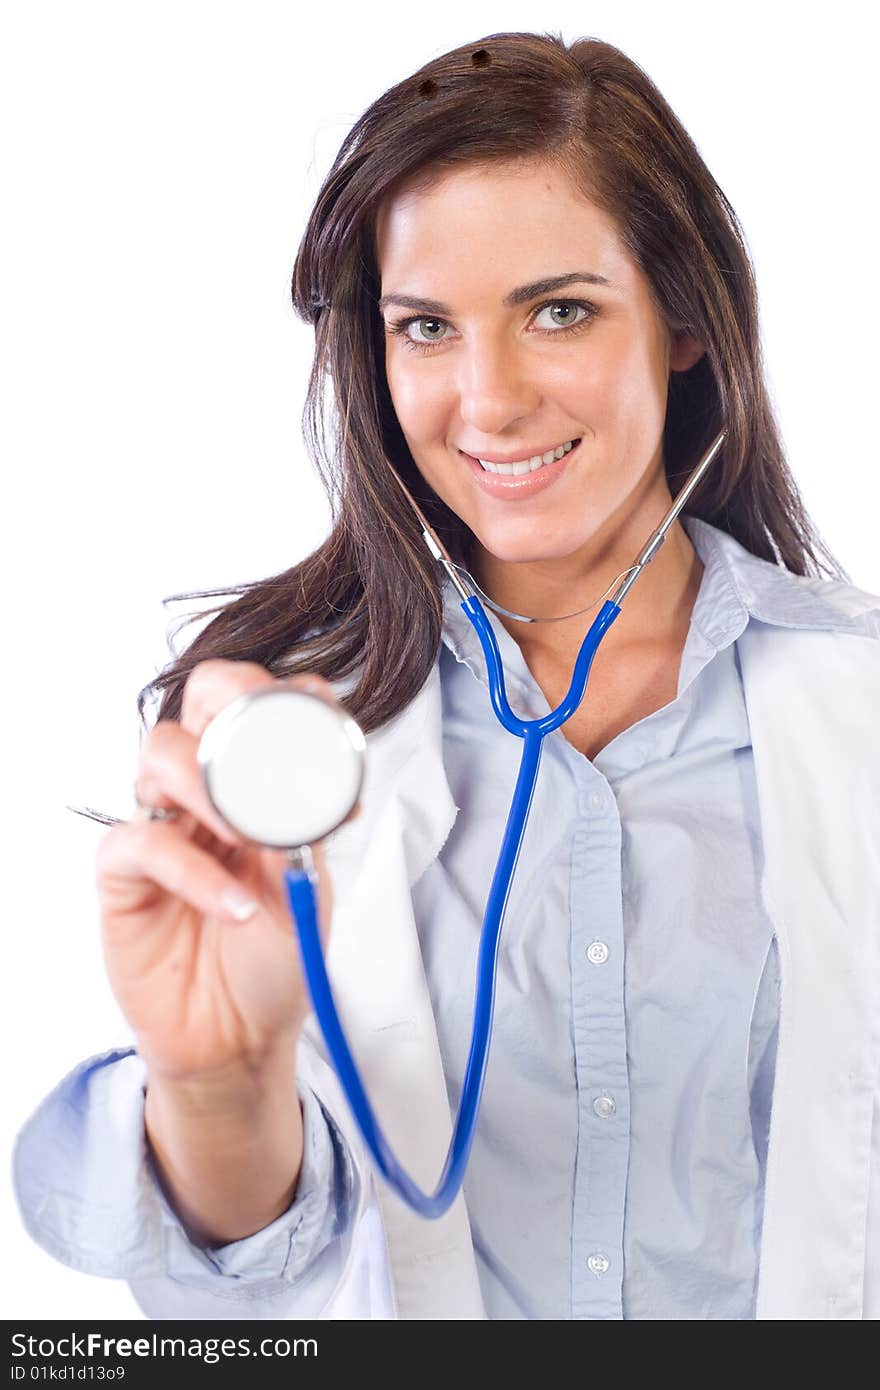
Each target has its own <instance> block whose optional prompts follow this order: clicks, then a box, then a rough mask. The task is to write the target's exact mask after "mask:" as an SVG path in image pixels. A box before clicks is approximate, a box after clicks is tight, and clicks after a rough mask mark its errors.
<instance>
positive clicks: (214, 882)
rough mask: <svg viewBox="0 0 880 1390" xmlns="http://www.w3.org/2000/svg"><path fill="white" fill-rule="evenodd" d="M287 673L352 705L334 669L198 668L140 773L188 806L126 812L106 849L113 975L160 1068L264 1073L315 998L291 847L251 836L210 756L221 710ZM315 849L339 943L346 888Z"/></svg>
mask: <svg viewBox="0 0 880 1390" xmlns="http://www.w3.org/2000/svg"><path fill="white" fill-rule="evenodd" d="M279 683H280V684H283V685H285V686H288V687H290V688H292V689H297V688H304V689H308V690H310V691H313V692H314V693H317V694H319V695H321V696H322V697H323V698H325V699H327V700H329V701H330V702H332V703H335V704H338V701H337V700H336V696H335V694H334V692H333V689H332V686H330V684H329V683H328V682H327V681H326V680H324V679H323V678H322V677H320V676H306V675H302V676H291V677H286V678H284V679H283V680H282V681H280V682H279V681H278V679H277V678H276V677H274V676H272V675H271V674H270V673H269V672H268V671H266V670H265V669H264V668H263V667H262V666H259V665H257V664H256V663H255V662H243V661H225V660H216V659H212V660H208V661H203V662H201V663H200V664H199V665H198V666H196V667H195V668H194V669H193V671H192V672H191V673H190V675H189V677H188V679H187V682H186V686H185V689H184V694H183V703H182V707H181V716H180V722H179V723H178V722H177V721H176V720H167V719H166V720H159V722H158V723H157V724H156V725H155V726H154V727H153V728H152V729H151V730H150V731H149V733H148V734H147V735H145V737H144V739H143V742H142V745H141V751H140V764H139V769H138V775H137V781H136V793H137V798H138V800H139V801H141V802H143V803H144V804H145V805H148V806H161V807H166V808H169V807H180V808H182V810H181V813H180V815H179V816H178V818H176V819H174V820H168V821H161V820H155V821H149V820H146V819H143V818H141V817H140V816H137V817H135V818H134V819H133V820H131V821H124V822H121V823H120V824H118V825H115V826H114V827H113V828H112V829H111V830H110V831H108V833H107V834H106V835H105V836H104V838H103V839H102V840H101V841H100V843H99V846H98V854H97V888H98V894H99V898H100V907H101V934H102V942H103V950H104V960H105V963H106V967H107V973H108V975H109V978H110V983H111V986H112V988H113V992H114V994H115V996H116V999H117V1000H118V1002H119V1005H120V1007H121V1009H122V1011H123V1013H124V1014H125V1017H126V1018H127V1019H128V1022H129V1023H130V1025H131V1027H132V1028H133V1030H134V1033H135V1035H136V1038H137V1046H138V1052H139V1053H140V1055H141V1056H142V1057H143V1058H144V1060H145V1062H146V1063H147V1066H148V1069H149V1071H150V1073H151V1075H152V1076H154V1077H162V1078H165V1079H167V1080H194V1081H199V1080H203V1079H204V1080H210V1079H211V1078H213V1077H218V1076H222V1075H223V1074H224V1072H225V1071H227V1070H229V1069H241V1068H242V1066H243V1068H244V1069H245V1070H247V1069H248V1068H251V1067H253V1068H254V1069H255V1070H257V1069H259V1068H261V1067H262V1066H263V1065H264V1064H265V1063H266V1062H267V1061H269V1060H271V1058H272V1057H273V1056H275V1055H278V1053H279V1051H281V1050H282V1049H285V1050H286V1049H287V1048H290V1047H292V1046H293V1045H294V1044H295V1041H296V1038H297V1037H298V1036H299V1033H300V1030H301V1028H302V1024H303V1021H304V1019H305V1016H306V1014H307V1013H308V1012H309V1009H310V1007H311V1005H310V1000H309V996H308V987H307V985H306V981H305V978H304V976H303V972H302V968H301V964H300V956H299V945H298V942H297V940H296V936H295V928H294V924H293V922H292V920H291V915H290V908H289V905H288V901H287V896H286V892H285V887H284V882H283V877H282V875H283V871H284V869H285V867H286V862H287V861H286V854H285V851H284V850H274V849H262V848H255V847H254V846H252V845H248V844H247V843H246V842H245V841H244V840H243V839H242V837H240V836H239V835H238V834H237V833H236V832H235V831H234V830H232V828H231V827H230V826H229V825H227V823H226V822H225V821H224V820H222V819H221V817H220V816H218V814H217V813H216V811H215V810H214V809H213V807H212V805H211V803H210V801H209V799H208V797H207V794H206V792H205V788H204V784H203V781H202V774H201V769H200V768H199V765H198V762H197V759H196V753H197V749H198V745H199V741H200V739H201V735H202V733H203V731H204V729H205V728H206V727H207V725H208V723H209V722H210V721H211V720H212V719H213V718H214V716H215V715H216V714H218V713H219V712H220V710H222V709H223V708H224V707H225V706H226V705H228V704H229V703H230V701H232V700H234V699H236V698H237V697H238V696H239V695H242V694H244V693H246V692H249V691H252V690H259V689H262V688H264V687H265V686H268V685H276V684H279ZM359 810H360V806H359V804H358V805H356V806H355V807H354V809H353V811H352V812H351V814H350V815H349V817H348V819H349V820H351V819H353V818H354V817H355V816H356V815H357V814H358V813H359ZM311 848H312V852H313V856H314V862H315V869H316V871H317V873H318V879H319V882H318V888H317V896H318V909H319V926H320V929H321V935H322V939H323V940H324V941H325V942H326V939H327V935H328V932H329V926H330V918H331V914H332V902H333V898H332V887H331V884H330V880H329V876H328V873H327V869H326V863H325V858H324V847H323V844H322V843H321V842H320V841H318V842H316V843H315V844H314V845H313V846H312V847H311ZM247 902H253V903H256V910H255V911H254V912H253V913H252V915H249V916H246V917H244V916H243V911H242V913H241V914H240V916H239V917H237V916H236V904H238V906H239V908H241V907H242V904H246V903H247Z"/></svg>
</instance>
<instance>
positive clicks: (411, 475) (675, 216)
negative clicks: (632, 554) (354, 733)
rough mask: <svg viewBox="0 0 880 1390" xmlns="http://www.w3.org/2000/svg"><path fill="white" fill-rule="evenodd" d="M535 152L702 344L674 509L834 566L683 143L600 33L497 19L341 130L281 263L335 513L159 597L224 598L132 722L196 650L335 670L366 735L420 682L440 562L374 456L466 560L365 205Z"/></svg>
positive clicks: (750, 287) (836, 572)
mask: <svg viewBox="0 0 880 1390" xmlns="http://www.w3.org/2000/svg"><path fill="white" fill-rule="evenodd" d="M529 159H533V160H542V161H548V160H549V161H555V162H556V163H557V165H558V167H560V168H561V169H562V170H563V171H564V173H565V174H566V175H567V176H568V177H569V178H570V179H572V180H573V181H574V183H575V184H576V186H577V187H578V188H579V189H580V190H582V191H583V192H584V194H586V195H587V196H588V197H589V198H590V199H592V200H593V201H594V202H596V203H598V204H599V205H600V207H601V208H602V209H603V210H604V211H606V212H607V213H608V214H610V215H611V216H612V217H613V218H614V219H615V221H616V224H617V226H618V228H619V231H620V236H621V237H622V240H623V243H624V245H625V247H626V249H627V250H628V252H629V254H630V255H631V257H632V258H633V260H634V261H635V263H636V264H637V265H638V267H639V268H640V269H641V271H642V272H643V274H644V275H645V277H646V278H647V281H648V284H649V286H650V292H651V295H652V297H653V300H654V304H655V307H656V310H657V312H658V314H659V315H660V317H661V320H662V321H663V322H665V324H666V325H667V326H668V327H675V328H682V327H683V328H686V329H687V331H688V332H689V333H690V334H691V335H692V336H693V337H694V338H696V339H697V340H698V341H699V342H700V343H701V344H702V345H703V346H704V348H705V352H704V355H703V356H702V357H701V358H700V360H699V361H698V362H697V363H696V365H695V366H693V367H692V368H691V369H690V370H689V371H687V372H674V373H672V374H671V377H670V383H669V397H668V407H667V414H666V421H665V426H664V434H663V454H664V461H665V468H666V473H667V478H668V480H669V486H670V493H671V494H672V496H673V497H674V496H675V495H676V493H677V491H678V488H679V487H680V485H681V483H682V481H683V480H684V479H685V478H686V477H687V475H688V472H689V470H690V469H691V468H692V467H693V466H694V465H695V464H696V462H697V461H698V460H699V459H700V458H701V457H702V455H703V454H704V453H705V451H706V449H707V448H708V446H709V443H710V442H711V441H712V439H713V438H714V437H715V435H716V434H717V433H718V431H719V429H721V428H722V426H723V427H726V429H727V438H726V440H725V443H724V445H723V449H722V452H721V454H720V455H719V456H718V458H717V459H716V461H715V462H714V463H713V465H712V468H711V469H710V470H709V471H708V473H707V475H706V477H705V479H704V480H703V481H702V482H701V484H700V486H699V487H698V489H697V491H696V492H695V493H694V496H693V497H692V498H691V499H690V502H689V504H688V508H687V511H688V513H689V514H692V515H696V516H699V517H702V518H703V519H704V520H706V521H708V522H710V523H712V524H713V525H715V526H718V527H720V528H721V529H723V530H725V531H727V532H728V533H729V534H730V535H731V536H733V537H735V539H736V540H738V541H739V542H740V543H741V544H742V545H743V546H745V547H746V549H747V550H749V551H751V552H752V553H753V554H754V555H757V556H759V557H761V558H763V559H767V560H770V561H773V562H775V563H777V564H781V565H783V566H784V567H785V568H786V569H788V570H789V571H791V572H792V573H794V574H800V575H805V574H806V575H812V576H814V577H822V575H821V571H822V569H823V568H824V569H825V570H826V572H827V573H828V574H830V575H831V576H833V577H837V578H842V579H844V580H846V581H847V582H848V581H849V576H848V575H847V574H846V572H845V571H844V570H842V568H841V567H840V565H839V564H838V562H837V561H836V560H835V559H834V558H833V556H832V555H831V554H830V552H829V551H828V550H827V549H826V548H825V546H824V544H823V543H822V541H821V540H820V539H819V537H818V535H817V533H816V531H815V530H814V528H813V525H812V523H811V521H810V519H809V518H808V516H807V514H806V511H805V508H804V504H803V502H802V500H801V497H800V495H799V493H798V489H797V487H796V485H795V482H794V480H793V478H792V476H791V474H790V472H789V469H788V465H787V463H786V460H785V456H784V452H783V445H782V441H781V439H780V432H779V427H778V425H777V422H776V420H775V418H774V414H773V408H772V405H771V401H770V399H769V395H768V391H767V386H766V384H765V380H764V366H763V362H762V354H761V341H760V335H759V324H758V306H757V292H756V285H755V273H754V269H753V266H752V263H751V260H750V256H749V252H748V249H747V246H746V243H745V238H744V235H743V232H742V229H741V227H740V225H739V222H738V220H737V217H736V214H735V212H734V210H733V208H732V207H731V205H730V203H729V202H728V200H727V198H726V196H725V194H724V193H723V191H722V190H721V188H719V186H718V184H717V183H716V182H715V180H714V178H713V177H712V175H711V174H710V172H709V170H708V169H707V168H706V165H705V164H704V162H703V160H702V159H701V157H700V155H699V153H698V151H697V148H696V146H695V144H694V142H693V140H692V139H691V138H690V136H689V135H688V134H687V132H686V131H685V129H684V128H683V126H682V125H681V122H680V121H679V120H678V118H677V117H676V115H675V113H674V112H673V111H672V110H671V109H670V107H669V105H668V104H667V102H666V101H665V100H664V98H663V97H662V96H661V94H660V92H659V91H658V90H657V88H656V87H655V86H654V84H653V83H652V82H651V80H650V79H649V78H648V76H647V75H646V74H645V73H644V72H643V71H642V69H641V68H640V67H639V66H638V65H637V64H636V63H635V62H633V61H632V59H630V58H628V57H627V56H626V55H625V54H624V53H622V52H620V50H619V49H617V48H614V47H612V45H610V44H608V43H602V42H600V41H599V40H598V39H592V38H584V39H578V40H576V41H575V42H573V43H571V44H566V43H565V42H564V41H563V39H562V37H561V35H558V34H555V33H545V34H535V33H499V34H491V35H488V36H486V37H485V38H483V39H479V40H477V41H475V42H474V43H470V44H465V45H463V46H462V47H460V48H456V49H454V50H453V51H452V52H450V53H446V54H444V55H442V56H441V57H438V58H434V59H432V60H431V61H430V62H429V63H427V64H426V65H425V66H424V67H422V68H419V70H418V71H417V72H415V73H414V74H413V75H412V76H411V77H407V78H405V79H404V80H403V81H402V82H399V83H397V84H396V85H395V86H393V87H392V88H391V89H390V90H389V91H387V92H385V93H384V95H382V96H380V97H379V98H378V100H376V101H375V102H373V104H372V105H371V106H370V107H369V108H368V109H367V110H366V111H365V112H364V113H363V115H362V116H361V117H360V119H359V120H358V121H357V122H356V123H355V125H354V126H353V128H352V129H351V131H350V132H349V134H348V135H347V136H346V138H345V140H344V141H343V143H342V146H341V148H340V150H339V153H338V154H337V156H336V159H335V160H334V162H333V166H332V168H331V169H330V172H329V173H328V175H327V177H326V179H325V180H324V183H323V186H322V188H321V190H320V193H319V194H318V198H317V201H316V203H315V206H314V208H313V210H312V212H311V215H310V217H309V220H308V224H307V226H306V229H305V234H304V236H303V238H302V241H301V243H300V246H299V250H298V252H297V255H296V260H295V263H294V267H293V280H292V296H293V304H294V307H295V309H296V312H297V314H298V315H299V317H300V318H302V319H304V320H306V321H307V322H308V323H310V324H312V325H314V329H315V353H314V359H313V363H312V369H311V373H310V378H309V383H308V393H307V399H306V405H305V409H304V413H303V430H304V436H305V440H306V445H307V448H308V451H309V454H310V456H311V457H312V459H313V461H314V463H315V465H316V467H317V469H318V472H319V476H320V478H321V481H322V484H323V486H324V489H325V491H326V493H327V496H328V500H329V502H330V506H331V515H332V517H333V525H332V530H331V532H330V535H329V536H328V538H327V539H326V540H325V541H324V542H323V544H321V545H320V546H319V547H318V548H317V550H315V551H314V552H313V553H312V554H311V555H309V556H307V557H306V559H304V560H302V561H301V562H300V563H298V564H296V565H293V566H292V567H291V568H290V569H288V570H285V571H284V572H283V573H282V574H279V575H275V576H272V577H270V578H268V579H262V580H257V581H255V582H252V583H247V584H242V585H236V586H230V587H229V588H227V589H214V590H202V591H200V592H198V593H193V594H186V595H176V596H174V597H173V598H170V599H166V600H165V601H166V602H173V601H177V600H178V599H180V598H199V599H202V598H210V597H217V596H219V595H233V594H237V595H238V597H237V598H235V599H234V601H231V602H227V603H223V604H218V605H216V606H215V607H213V608H210V609H208V610H207V612H206V611H205V610H203V611H202V613H201V614H200V615H199V616H201V617H204V616H207V615H210V614H212V613H213V614H216V616H215V617H213V618H212V619H211V621H210V622H209V623H208V624H207V625H206V626H205V627H204V628H203V630H202V631H201V632H200V633H199V635H198V636H197V637H196V638H195V640H194V641H192V642H191V643H190V645H189V646H188V647H187V649H186V650H185V651H184V652H183V653H182V654H181V655H179V656H175V658H174V660H173V661H171V662H170V663H169V664H168V666H167V667H166V668H165V669H164V670H163V671H162V672H161V673H160V674H159V675H158V676H157V677H156V678H155V679H154V680H153V681H151V682H150V684H149V685H147V686H145V687H144V689H143V690H142V691H141V692H140V694H139V695H138V702H137V703H138V713H139V716H140V718H141V721H142V723H143V722H144V714H143V710H144V702H145V699H146V698H147V696H148V694H149V693H150V692H153V694H154V696H155V694H156V693H158V692H161V702H160V704H159V710H158V716H157V717H158V718H160V719H176V718H179V714H180V707H181V697H182V692H183V686H184V684H185V681H186V678H187V676H188V675H189V673H190V671H191V670H192V669H193V667H194V666H195V665H197V664H198V663H199V662H201V661H204V660H206V659H207V658H209V657H223V658H226V659H227V660H248V661H256V662H258V663H259V664H260V665H262V666H265V667H266V668H268V669H269V670H270V671H272V672H274V673H275V674H278V675H281V674H288V673H290V674H292V673H294V672H299V671H316V672H318V673H320V674H321V675H323V676H325V677H326V678H327V679H328V680H330V681H343V682H345V683H346V684H347V686H348V687H349V688H348V690H347V691H346V692H345V693H344V694H343V695H342V696H341V698H342V703H343V704H344V706H345V708H346V709H347V710H348V712H349V713H351V714H352V715H353V716H354V717H355V718H356V719H357V720H358V722H359V723H360V725H361V727H362V728H363V730H364V732H366V733H368V732H370V731H371V730H373V729H375V728H378V727H380V726H381V725H383V724H384V723H385V722H386V721H388V720H389V719H391V718H392V717H393V716H394V715H395V714H397V713H398V712H399V711H400V710H401V709H403V708H404V707H405V706H406V705H407V704H408V703H409V702H410V701H411V700H412V699H413V698H414V697H415V696H416V695H417V694H418V692H419V691H420V690H421V688H422V686H423V684H424V682H425V680H426V679H427V677H428V674H429V672H430V670H431V668H432V666H433V663H434V661H435V659H436V656H437V651H438V648H439V644H440V629H441V621H442V600H441V585H442V581H443V579H444V572H443V570H442V569H441V567H440V566H439V565H438V564H437V562H436V561H435V560H433V559H432V558H431V556H430V554H429V553H428V551H427V549H426V547H425V545H424V541H423V539H422V536H421V532H420V528H419V524H418V521H417V519H416V517H415V515H414V513H413V512H412V509H411V508H410V507H409V506H408V504H407V502H406V499H405V498H404V496H403V494H402V492H401V490H400V488H399V487H398V486H397V483H396V482H395V481H394V479H393V478H391V477H390V476H389V469H390V468H395V469H397V470H398V472H399V474H400V476H401V477H402V479H403V481H404V482H405V483H406V485H407V487H408V488H409V489H410V491H411V493H412V494H413V496H414V497H415V498H416V500H417V501H418V503H419V505H420V506H421V507H422V509H423V511H424V512H425V515H426V516H427V518H428V520H429V521H430V522H431V524H432V525H433V526H434V527H435V529H436V530H437V532H438V534H439V535H440V537H441V538H442V540H443V541H444V543H445V544H446V547H447V549H448V550H449V552H450V554H451V556H452V558H453V560H455V561H457V562H458V563H462V564H467V562H468V552H469V543H470V542H471V540H472V539H473V537H472V533H471V532H470V530H469V528H468V527H467V526H466V525H465V524H464V522H462V521H461V520H460V518H459V517H457V516H456V515H455V514H454V513H453V512H452V511H450V509H449V508H447V507H446V505H445V504H444V503H443V502H442V501H441V500H440V499H439V498H438V497H437V496H436V494H435V493H434V492H433V490H432V489H431V488H430V487H429V486H428V485H427V484H426V483H425V482H424V480H423V479H422V477H421V475H420V473H419V471H418V469H417V468H416V466H415V464H414V462H413V459H412V457H411V455H410V453H409V450H408V449H407V446H406V443H405V441H404V439H403V436H402V433H401V431H400V427H399V425H398V423H397V420H396V417H395V413H394V409H393V406H392V403H391V398H390V395H389V391H388V384H387V381H386V377H385V367H384V347H383V340H382V333H381V329H382V324H381V320H380V317H379V314H378V309H377V300H378V297H379V293H380V283H379V274H378V269H377V263H376V254H375V244H374V228H375V220H376V215H377V211H378V208H379V206H380V203H381V202H382V201H383V200H384V199H385V198H387V197H389V196H392V195H393V194H394V193H396V192H397V191H399V190H400V189H401V188H403V187H404V186H406V187H408V188H410V187H415V186H419V185H421V184H424V183H427V182H430V180H431V178H432V177H433V176H434V175H436V174H438V173H441V172H444V171H448V170H452V169H460V168H462V167H464V166H469V165H480V164H487V163H489V162H492V161H499V162H504V163H505V164H512V163H516V162H521V161H523V160H529ZM327 392H329V397H330V411H329V420H330V423H331V425H332V426H333V428H328V412H327V411H326V409H325V395H326V393H327ZM822 557H824V559H823V558H822ZM187 621H192V619H191V618H190V619H187ZM346 678H350V679H349V680H346Z"/></svg>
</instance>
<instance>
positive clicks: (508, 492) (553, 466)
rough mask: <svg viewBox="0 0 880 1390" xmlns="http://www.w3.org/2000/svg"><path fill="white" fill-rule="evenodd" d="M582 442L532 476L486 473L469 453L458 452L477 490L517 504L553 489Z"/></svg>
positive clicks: (526, 474) (531, 474)
mask: <svg viewBox="0 0 880 1390" xmlns="http://www.w3.org/2000/svg"><path fill="white" fill-rule="evenodd" d="M581 442H582V441H581V440H579V441H578V443H577V444H575V445H574V446H573V448H571V449H569V451H568V453H567V454H563V455H562V458H560V459H554V461H553V462H552V463H545V464H542V465H541V467H540V468H536V469H535V471H534V473H523V474H521V475H520V476H519V477H514V476H513V474H510V473H507V474H504V473H487V472H486V470H485V469H484V468H482V467H481V465H480V462H479V459H476V458H474V457H473V455H471V454H466V453H465V452H464V450H463V449H459V451H458V452H459V454H460V455H461V458H462V459H463V460H464V462H465V464H466V466H467V469H468V472H469V473H470V475H471V476H472V477H473V479H474V481H475V482H476V483H477V484H478V485H479V487H480V489H481V490H482V491H483V492H485V493H487V494H488V495H489V496H490V497H500V498H504V499H506V500H507V501H519V500H522V499H525V498H527V497H534V496H535V494H536V493H538V492H543V491H544V489H545V488H548V487H552V486H553V484H554V483H555V482H556V481H557V480H558V479H559V478H561V477H562V474H563V473H564V472H565V470H566V468H567V466H568V461H569V459H572V458H574V457H575V455H576V454H577V453H578V452H579V450H580V447H581Z"/></svg>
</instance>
